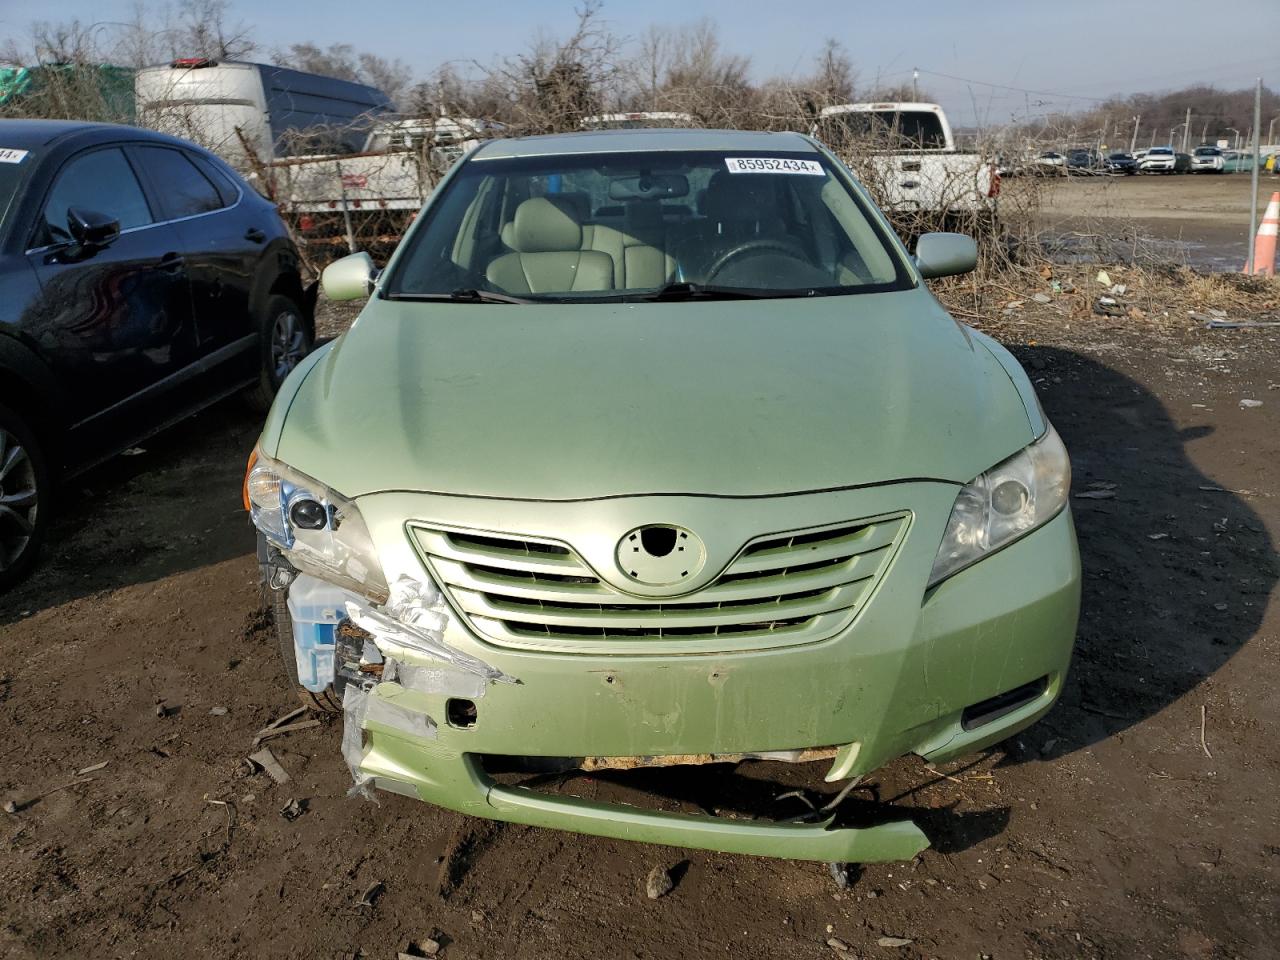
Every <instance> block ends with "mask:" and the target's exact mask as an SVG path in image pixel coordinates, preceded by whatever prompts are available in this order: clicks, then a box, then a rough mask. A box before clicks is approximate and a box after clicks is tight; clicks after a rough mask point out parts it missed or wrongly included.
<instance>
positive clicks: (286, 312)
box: [248, 294, 314, 413]
mask: <svg viewBox="0 0 1280 960" xmlns="http://www.w3.org/2000/svg"><path fill="white" fill-rule="evenodd" d="M258 330H259V336H260V338H261V339H260V343H259V356H260V358H261V359H260V369H259V371H258V382H257V383H256V384H254V385H253V387H251V388H250V389H249V392H248V398H249V402H250V404H251V405H252V406H253V407H254V408H255V409H257V410H260V411H262V412H264V413H265V412H266V411H267V410H269V409H270V408H271V401H272V400H274V399H275V396H276V391H277V390H279V389H280V384H282V383H284V380H285V377H287V376H289V374H290V373H292V372H293V368H294V367H296V366H297V365H298V364H300V363H301V362H302V359H303V358H304V357H305V356H306V355H307V354H308V353H310V352H311V348H312V346H313V345H314V339H313V337H312V335H311V325H310V324H309V323H307V318H306V317H305V316H304V315H303V312H302V308H301V307H299V306H298V304H296V303H295V302H294V301H292V300H290V299H289V298H288V297H286V296H282V295H281V294H272V295H271V296H270V297H268V298H267V302H266V304H265V306H264V307H263V310H262V316H261V318H260V320H259V327H258Z"/></svg>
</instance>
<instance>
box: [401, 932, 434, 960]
mask: <svg viewBox="0 0 1280 960" xmlns="http://www.w3.org/2000/svg"><path fill="white" fill-rule="evenodd" d="M441 949H443V945H442V944H441V943H440V941H439V940H437V939H435V938H434V937H423V938H422V939H421V940H417V941H410V943H409V946H408V947H407V948H406V949H405V950H402V951H400V952H399V953H397V954H396V960H421V958H422V957H434V956H437V955H438V954H439V953H440V951H441Z"/></svg>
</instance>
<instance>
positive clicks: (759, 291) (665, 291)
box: [638, 281, 813, 301]
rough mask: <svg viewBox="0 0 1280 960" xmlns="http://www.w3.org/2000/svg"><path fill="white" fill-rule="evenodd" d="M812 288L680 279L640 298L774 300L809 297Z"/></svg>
mask: <svg viewBox="0 0 1280 960" xmlns="http://www.w3.org/2000/svg"><path fill="white" fill-rule="evenodd" d="M812 295H813V291H812V290H808V289H806V290H769V289H767V288H763V287H761V288H751V287H720V286H716V285H715V284H707V283H688V282H685V281H679V282H676V283H668V284H667V285H666V286H665V287H663V288H662V289H661V290H657V291H655V292H654V293H648V294H645V295H644V296H642V297H639V298H638V299H640V300H659V301H664V300H773V299H776V298H779V297H808V296H812Z"/></svg>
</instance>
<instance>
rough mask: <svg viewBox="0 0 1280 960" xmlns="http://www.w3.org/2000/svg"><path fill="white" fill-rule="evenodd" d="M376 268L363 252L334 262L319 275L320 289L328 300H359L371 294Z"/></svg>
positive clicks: (375, 278) (376, 277) (376, 276)
mask: <svg viewBox="0 0 1280 960" xmlns="http://www.w3.org/2000/svg"><path fill="white" fill-rule="evenodd" d="M377 279H378V268H377V267H376V266H374V263H373V257H371V256H369V255H368V254H367V253H365V252H364V251H363V250H362V251H361V252H360V253H353V254H351V255H350V256H347V257H343V258H342V259H341V260H335V261H333V263H331V264H329V265H328V266H327V267H325V268H324V272H323V273H321V274H320V289H321V290H323V291H324V295H325V296H326V297H328V298H329V299H330V300H359V299H360V298H361V297H367V296H369V294H371V293H373V283H374V281H375V280H377Z"/></svg>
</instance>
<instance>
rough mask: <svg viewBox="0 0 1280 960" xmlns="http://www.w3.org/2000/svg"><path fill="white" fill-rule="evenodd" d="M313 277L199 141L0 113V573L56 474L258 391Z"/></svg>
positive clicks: (291, 346)
mask: <svg viewBox="0 0 1280 960" xmlns="http://www.w3.org/2000/svg"><path fill="white" fill-rule="evenodd" d="M314 295H315V291H314V286H313V289H312V290H311V292H310V295H308V293H307V291H305V290H304V288H303V283H302V276H301V271H300V266H299V259H298V253H297V251H296V250H295V249H294V246H293V244H292V242H291V241H290V240H289V237H288V234H287V232H286V231H285V227H284V224H283V223H281V221H280V217H279V216H278V215H277V213H276V211H275V208H274V207H273V206H272V205H271V204H270V203H269V202H268V201H266V200H264V199H263V198H262V197H260V196H258V194H256V193H254V192H253V191H252V190H251V189H249V188H248V186H247V185H246V184H245V183H244V181H243V180H242V179H241V178H240V177H239V176H238V175H237V174H236V173H235V172H234V171H233V170H232V169H231V168H230V167H228V166H227V164H226V163H224V162H223V161H222V160H219V159H218V158H217V157H215V156H213V155H212V154H210V153H208V152H206V151H204V150H201V149H199V148H198V147H195V146H193V145H191V144H189V143H185V142H183V141H180V140H176V139H174V138H172V137H167V136H164V135H162V134H158V133H152V132H149V131H145V130H139V129H136V128H133V127H123V126H114V125H111V124H86V123H74V122H64V121H53V120H0V588H3V587H6V586H8V585H10V584H12V583H14V582H15V581H16V580H17V579H18V578H20V577H21V576H22V575H23V574H25V573H26V572H27V571H29V569H30V568H31V565H32V563H33V562H34V561H35V556H36V551H37V549H38V547H39V544H40V540H41V538H42V536H43V533H44V530H45V527H46V525H47V523H48V520H49V516H50V513H49V504H50V493H51V488H52V486H53V484H54V482H55V479H56V478H57V477H58V475H59V474H63V473H66V472H68V471H75V470H77V469H81V468H84V467H86V466H88V465H91V464H93V463H95V462H98V461H100V460H102V459H104V458H106V457H108V456H111V455H112V454H114V453H117V452H118V451H120V450H121V449H123V448H125V447H128V446H131V445H132V444H135V443H137V442H138V441H139V440H140V439H142V438H144V437H145V436H147V435H148V434H150V433H154V432H155V431H157V430H159V429H161V428H162V427H164V426H166V425H168V424H172V423H175V422H176V421H178V420H179V419H181V418H182V417H184V416H186V415H187V414H190V413H193V412H195V411H197V410H199V409H201V408H202V407H205V406H207V405H209V404H210V403H212V402H214V401H215V400H217V399H219V398H221V397H224V396H227V395H228V394H232V393H235V392H237V391H242V390H247V391H249V392H250V394H251V395H252V397H253V398H254V399H255V400H256V402H257V403H258V404H259V406H260V407H262V408H263V409H265V408H266V406H267V405H269V403H270V401H271V398H272V397H273V396H274V394H275V391H276V388H277V387H278V386H279V385H280V383H281V382H282V381H283V380H284V378H285V376H286V375H287V374H288V373H289V371H290V370H291V369H292V368H293V367H294V366H295V365H296V364H297V363H298V362H299V361H300V360H301V359H302V357H303V356H305V355H306V353H307V352H308V350H309V349H310V346H311V343H312V336H313V334H312V305H313V303H314Z"/></svg>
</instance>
